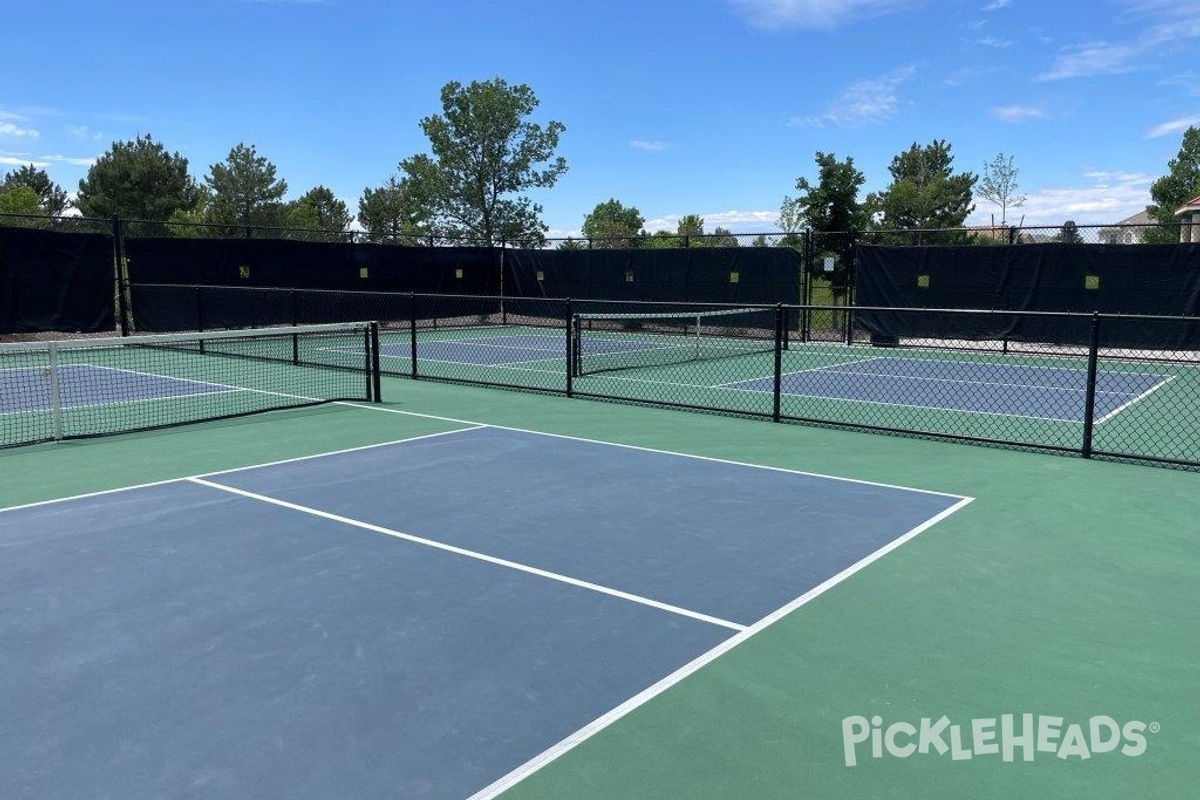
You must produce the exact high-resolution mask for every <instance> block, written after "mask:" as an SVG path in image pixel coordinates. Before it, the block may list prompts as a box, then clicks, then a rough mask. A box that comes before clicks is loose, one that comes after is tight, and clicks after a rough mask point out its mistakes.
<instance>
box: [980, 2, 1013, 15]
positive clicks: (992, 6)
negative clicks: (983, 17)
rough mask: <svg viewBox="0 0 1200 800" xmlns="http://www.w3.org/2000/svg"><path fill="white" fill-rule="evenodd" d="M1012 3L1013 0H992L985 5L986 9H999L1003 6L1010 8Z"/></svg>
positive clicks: (984, 8)
mask: <svg viewBox="0 0 1200 800" xmlns="http://www.w3.org/2000/svg"><path fill="white" fill-rule="evenodd" d="M1011 5H1012V0H992V2H990V3H988V4H987V5H986V6H984V7H983V10H984V11H989V12H990V11H999V10H1000V9H1002V8H1008V7H1009V6H1011Z"/></svg>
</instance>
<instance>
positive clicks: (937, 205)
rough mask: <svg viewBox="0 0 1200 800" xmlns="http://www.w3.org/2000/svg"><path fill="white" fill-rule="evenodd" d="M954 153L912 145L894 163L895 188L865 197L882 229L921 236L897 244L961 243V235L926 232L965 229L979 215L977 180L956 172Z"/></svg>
mask: <svg viewBox="0 0 1200 800" xmlns="http://www.w3.org/2000/svg"><path fill="white" fill-rule="evenodd" d="M950 150H951V146H950V144H949V143H948V142H946V141H944V140H940V139H939V140H935V141H933V142H931V143H929V144H927V145H924V146H922V145H919V144H917V143H916V142H914V143H913V144H912V146H911V147H909V148H908V149H907V150H905V151H904V152H903V153H900V154H899V155H897V156H896V157H895V158H893V159H892V163H891V166H889V167H888V172H890V173H891V175H892V182H891V184H889V185H888V187H887V188H886V189H884V190H883V191H882V192H880V193H878V194H873V195H870V196H869V197H868V198H867V205H868V207H869V208H870V209H871V210H872V211H874V212H875V213H876V214H877V215H878V223H879V227H880V228H882V229H884V230H914V229H915V230H920V231H922V233H919V234H917V235H916V236H915V237H907V236H906V237H900V239H899V240H900V241H906V242H910V243H912V244H923V243H924V244H927V243H931V242H934V241H952V240H958V239H961V238H962V235H961V234H960V233H958V232H952V233H949V234H940V235H939V234H928V233H924V231H928V230H943V229H954V228H961V227H962V226H963V223H965V222H966V220H967V215H969V214H970V213H971V212H972V211H974V210H975V206H974V205H973V204H972V202H971V193H972V189H973V188H974V186H975V182H976V181H977V180H978V176H976V175H975V174H974V173H971V172H954V155H953V154H952V153H951V152H950Z"/></svg>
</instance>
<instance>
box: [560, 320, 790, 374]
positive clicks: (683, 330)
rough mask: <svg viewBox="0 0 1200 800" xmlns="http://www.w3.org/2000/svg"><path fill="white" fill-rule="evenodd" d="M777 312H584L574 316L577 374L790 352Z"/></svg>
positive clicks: (574, 360) (785, 331)
mask: <svg viewBox="0 0 1200 800" xmlns="http://www.w3.org/2000/svg"><path fill="white" fill-rule="evenodd" d="M776 322H777V310H776V309H774V308H736V309H715V310H709V309H705V310H695V311H693V310H676V311H670V312H665V313H651V312H647V313H637V312H635V313H619V314H606V313H585V314H577V315H575V317H574V320H573V325H574V328H575V329H574V337H573V340H574V351H575V352H574V353H573V356H574V358H573V362H574V369H575V374H576V375H591V374H595V373H600V372H612V371H616V370H628V369H647V368H653V367H663V366H670V365H673V364H685V363H688V362H692V361H707V360H712V359H724V358H738V357H741V356H748V355H754V354H760V353H771V352H774V350H775V340H776V338H777V336H778V337H781V339H782V340H781V342H780V346H781V347H782V348H783V349H786V348H787V344H788V343H787V325H786V324H785V325H783V326H781V327H782V330H781V331H780V332H778V333H777V331H776Z"/></svg>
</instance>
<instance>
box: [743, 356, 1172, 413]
mask: <svg viewBox="0 0 1200 800" xmlns="http://www.w3.org/2000/svg"><path fill="white" fill-rule="evenodd" d="M774 380H775V379H774V376H766V377H762V378H754V379H751V380H746V381H736V382H733V383H729V384H725V386H726V387H727V388H730V389H742V390H746V391H753V392H771V391H773V389H774ZM1170 380H1171V376H1170V375H1158V374H1152V373H1143V372H1126V371H1121V372H1110V371H1106V372H1100V373H1098V374H1097V376H1096V388H1095V392H1096V396H1095V410H1096V416H1097V421H1098V422H1103V421H1106V420H1108V419H1109V418H1111V417H1112V416H1113V415H1115V414H1117V413H1119V412H1121V411H1123V410H1124V409H1125V408H1127V407H1129V406H1130V405H1132V404H1133V403H1136V402H1138V401H1139V400H1142V399H1143V398H1145V397H1147V396H1149V394H1150V393H1151V392H1153V391H1155V390H1157V389H1159V388H1160V387H1162V386H1163V385H1165V384H1166V383H1167V382H1168V381H1170ZM782 391H783V392H784V393H786V394H788V395H791V396H795V397H815V398H825V399H835V400H850V401H854V402H860V403H879V404H883V405H899V406H909V407H912V408H924V409H942V410H947V411H967V412H972V413H977V414H1003V415H1006V416H1019V417H1027V418H1030V419H1040V420H1049V421H1052V422H1083V420H1084V409H1085V407H1086V398H1087V366H1086V365H1080V366H1078V367H1075V368H1069V367H1040V366H1029V365H1023V364H998V363H994V362H989V361H986V360H955V361H948V360H944V359H943V360H937V359H930V358H922V357H919V356H918V357H910V358H895V357H887V356H876V357H873V358H864V359H856V360H849V361H846V362H844V363H841V364H834V365H830V366H824V367H813V368H811V369H805V370H800V371H797V372H788V373H785V374H784V375H783V381H782Z"/></svg>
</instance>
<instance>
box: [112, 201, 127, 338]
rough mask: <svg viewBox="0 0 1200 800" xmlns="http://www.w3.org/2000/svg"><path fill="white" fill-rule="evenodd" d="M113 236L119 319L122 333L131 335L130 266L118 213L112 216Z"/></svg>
mask: <svg viewBox="0 0 1200 800" xmlns="http://www.w3.org/2000/svg"><path fill="white" fill-rule="evenodd" d="M112 237H113V272H114V276H113V277H114V278H115V280H114V282H113V283H114V285H115V288H116V290H117V298H116V300H117V309H116V310H117V321H118V324H119V325H120V326H121V335H122V336H128V335H129V319H130V312H129V267H128V263H127V262H126V260H125V235H124V231H123V230H122V225H121V218H120V217H118V216H117V215H116V214H114V215H113V218H112Z"/></svg>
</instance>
